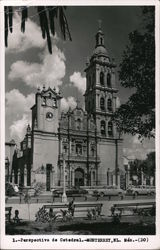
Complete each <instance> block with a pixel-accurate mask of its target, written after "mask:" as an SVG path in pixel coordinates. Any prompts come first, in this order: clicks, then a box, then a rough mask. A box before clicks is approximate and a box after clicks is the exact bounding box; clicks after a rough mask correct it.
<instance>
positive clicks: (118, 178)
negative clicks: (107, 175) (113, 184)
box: [117, 173, 120, 188]
mask: <svg viewBox="0 0 160 250" xmlns="http://www.w3.org/2000/svg"><path fill="white" fill-rule="evenodd" d="M117 187H118V188H120V174H119V173H118V174H117Z"/></svg>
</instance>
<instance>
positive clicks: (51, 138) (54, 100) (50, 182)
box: [31, 86, 62, 191]
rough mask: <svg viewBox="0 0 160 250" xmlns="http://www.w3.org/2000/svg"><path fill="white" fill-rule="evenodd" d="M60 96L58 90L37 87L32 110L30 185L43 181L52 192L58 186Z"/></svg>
mask: <svg viewBox="0 0 160 250" xmlns="http://www.w3.org/2000/svg"><path fill="white" fill-rule="evenodd" d="M61 98H62V96H61V93H58V92H57V91H56V89H55V88H54V89H51V88H50V87H49V88H47V89H46V88H45V86H43V89H42V90H41V89H40V88H38V90H37V93H36V95H35V105H34V106H33V107H32V108H31V110H32V170H31V179H32V180H31V182H34V181H36V182H42V183H44V184H45V185H46V190H47V191H49V190H50V189H51V188H52V187H53V186H54V185H57V184H58V179H57V176H58V172H57V171H58V170H57V161H58V149H59V140H58V127H59V118H60V106H61V105H60V102H61Z"/></svg>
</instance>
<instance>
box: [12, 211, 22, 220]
mask: <svg viewBox="0 0 160 250" xmlns="http://www.w3.org/2000/svg"><path fill="white" fill-rule="evenodd" d="M13 221H14V223H19V222H20V219H19V210H18V209H16V210H15V216H14V218H13Z"/></svg>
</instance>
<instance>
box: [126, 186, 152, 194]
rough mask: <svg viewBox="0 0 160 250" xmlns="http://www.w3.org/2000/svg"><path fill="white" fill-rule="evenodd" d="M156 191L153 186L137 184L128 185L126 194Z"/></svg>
mask: <svg viewBox="0 0 160 250" xmlns="http://www.w3.org/2000/svg"><path fill="white" fill-rule="evenodd" d="M155 193H156V190H155V187H154V186H147V185H139V186H132V185H131V186H128V188H127V190H126V194H131V195H136V196H137V195H154V194H155Z"/></svg>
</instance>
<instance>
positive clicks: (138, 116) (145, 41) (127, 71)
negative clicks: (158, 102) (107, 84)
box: [113, 6, 155, 138]
mask: <svg viewBox="0 0 160 250" xmlns="http://www.w3.org/2000/svg"><path fill="white" fill-rule="evenodd" d="M154 13H155V10H154V7H152V6H147V7H142V15H143V22H142V28H141V29H139V30H134V31H133V32H131V33H130V34H129V44H128V45H127V46H126V49H125V50H124V52H123V56H122V62H121V64H120V71H119V79H120V83H121V85H122V86H123V87H125V88H132V89H133V90H134V91H133V94H132V95H131V96H130V97H129V99H128V101H127V102H126V103H125V104H122V105H121V106H120V107H119V109H118V110H117V111H116V113H115V117H114V118H113V119H114V121H115V122H116V124H117V126H118V129H119V130H120V131H123V132H124V133H130V134H132V135H135V134H138V135H139V137H141V138H142V137H148V138H150V137H154V128H155V34H154V29H155V26H154V17H155V16H154Z"/></svg>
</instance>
